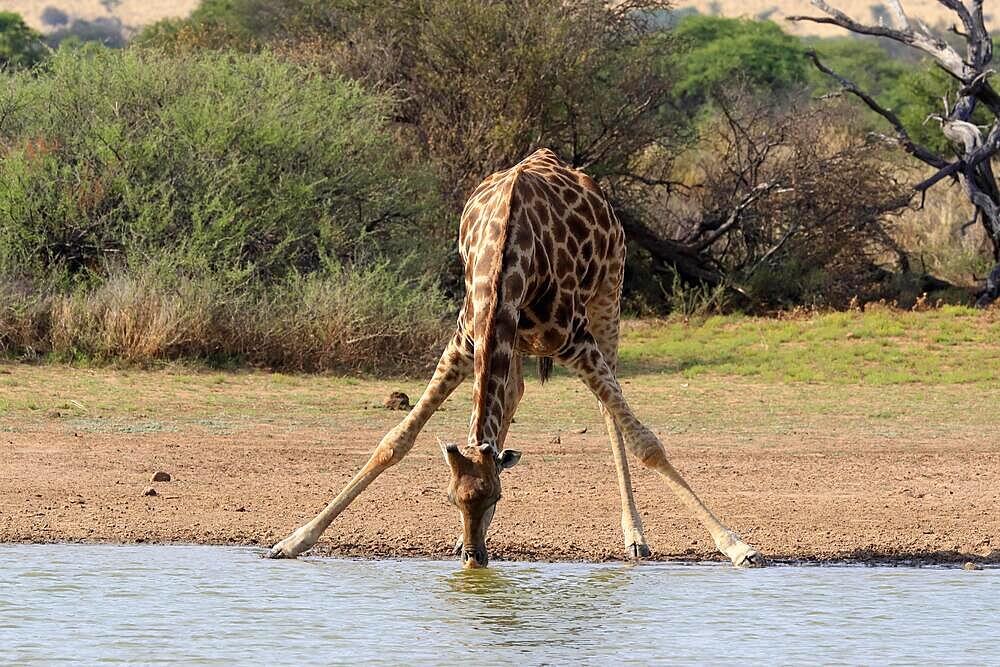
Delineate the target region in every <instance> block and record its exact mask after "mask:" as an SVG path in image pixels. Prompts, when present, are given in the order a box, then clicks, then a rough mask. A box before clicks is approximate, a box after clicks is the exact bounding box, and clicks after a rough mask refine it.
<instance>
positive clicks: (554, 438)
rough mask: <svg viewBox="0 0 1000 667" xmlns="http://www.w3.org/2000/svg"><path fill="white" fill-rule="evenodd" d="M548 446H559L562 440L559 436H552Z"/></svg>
mask: <svg viewBox="0 0 1000 667" xmlns="http://www.w3.org/2000/svg"><path fill="white" fill-rule="evenodd" d="M549 444H550V445H559V444H562V438H561V437H560V436H559V435H554V436H552V439H551V440H549Z"/></svg>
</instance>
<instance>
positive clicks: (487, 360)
mask: <svg viewBox="0 0 1000 667" xmlns="http://www.w3.org/2000/svg"><path fill="white" fill-rule="evenodd" d="M459 253H460V255H461V257H462V261H463V263H464V266H465V290H466V294H465V299H464V302H463V305H462V308H461V311H460V313H459V316H458V325H457V327H456V330H455V334H454V336H452V338H451V340H450V342H449V343H448V346H447V348H446V349H445V351H444V353H443V354H442V355H441V359H440V361H439V362H438V365H437V368H436V370H435V371H434V376H433V378H432V379H431V381H430V384H428V386H427V388H426V389H425V390H424V393H423V395H422V396H421V397H420V400H419V401H417V403H416V405H414V406H413V408H412V409H411V410H410V412H409V413H408V414H407V415H406V417H405V418H404V419H403V421H402V422H400V424H399V425H398V426H396V427H395V428H394V429H392V430H391V431H390V432H389V433H388V434H386V436H385V437H383V438H382V441H381V442H380V443H379V444H378V446H377V447H376V448H375V450H374V452H372V455H371V458H370V459H369V460H368V462H367V463H366V464H365V466H364V467H363V468H362V469H361V470H360V471H359V472H358V474H357V475H356V476H355V477H354V478H353V479H352V480H351V481H350V482H349V483H348V484H347V486H346V487H345V488H344V490H343V491H341V493H340V494H339V495H338V496H337V497H336V498H334V500H333V501H331V502H330V503H329V504H328V505H327V506H326V507H325V508H324V509H323V510H322V511H321V512H320V513H319V514H318V515H317V516H316V517H315V518H314V519H312V520H311V521H310V522H308V523H307V524H305V525H304V526H302V527H300V528H299V529H298V530H296V531H295V532H293V533H292V534H291V535H289V536H288V537H286V538H285V539H284V540H282V541H281V542H278V543H277V544H276V545H274V547H272V549H271V550H270V552H269V553H268V556H270V557H272V558H282V557H286V558H288V557H292V558H293V557H295V556H297V555H299V554H300V553H302V552H304V551H305V550H307V549H309V548H310V547H311V546H312V545H313V544H315V543H316V541H317V540H318V539H319V537H320V535H322V533H323V531H325V530H326V529H327V527H329V525H330V523H332V521H333V520H334V519H335V518H336V517H337V515H338V514H340V512H342V511H343V510H344V508H346V507H347V506H348V505H349V504H350V503H351V501H353V500H354V498H356V497H357V496H358V494H360V493H361V492H362V491H363V490H364V489H365V488H366V487H367V486H368V485H369V484H371V483H372V482H373V481H374V480H375V479H376V478H377V477H378V476H379V475H380V474H382V472H384V471H385V470H387V469H388V468H389V467H391V466H393V465H395V464H396V463H398V462H399V461H400V460H401V459H402V458H403V457H404V456H406V454H407V452H409V451H410V449H411V448H412V447H413V445H414V443H415V441H416V437H417V434H418V433H419V432H420V430H421V429H422V428H423V426H424V425H425V424H426V423H427V420H428V419H429V418H430V417H431V415H433V414H434V412H435V411H436V410H437V409H438V407H440V405H441V404H442V403H443V402H444V400H445V399H446V398H447V397H448V396H449V395H450V394H451V392H452V391H454V390H455V388H456V387H457V386H458V385H459V384H461V383H462V381H463V380H465V379H466V378H467V377H469V376H470V375H471V376H473V378H474V382H473V401H472V405H473V407H472V417H471V420H470V427H469V434H468V440H467V442H466V444H465V446H464V447H460V446H458V445H448V446H443V447H442V451H443V453H444V458H445V461H446V462H447V464H448V467H449V469H450V471H451V480H450V483H449V487H448V499H449V502H451V503H452V504H453V505H454V506H455V507H456V508H457V509H458V511H459V514H460V515H461V518H462V537H461V538H460V539H459V542H458V545H457V546H456V552H457V553H459V554H461V557H462V562H463V565H464V566H465V567H483V566H485V565H486V564H487V563H488V561H489V552H488V550H487V547H486V535H487V532H488V529H489V526H490V523H491V522H492V520H493V517H494V514H495V511H496V507H497V503H498V502H499V501H500V497H501V493H500V491H501V476H500V473H501V471H503V470H506V469H508V468H510V467H512V466H513V465H515V464H516V463H517V462H518V460H519V459H520V456H521V455H520V453H519V452H514V451H513V450H506V449H505V448H504V443H505V441H506V438H507V432H508V430H509V428H510V423H511V419H512V418H513V416H514V413H515V411H516V410H517V406H518V403H519V402H520V400H521V397H522V395H523V393H524V380H523V374H522V359H523V357H525V356H536V357H538V358H539V360H540V364H539V370H540V376H541V377H542V378H544V377H546V376H547V371H548V368H549V367H550V363H551V360H554V361H557V362H559V363H560V364H562V365H563V366H565V367H566V368H568V369H569V370H571V371H573V372H574V373H575V374H576V375H577V376H579V377H580V379H581V380H583V382H584V384H586V386H587V387H588V388H589V389H590V390H591V392H592V393H593V394H594V396H595V397H596V398H597V400H598V405H599V407H600V410H601V413H602V414H603V416H604V421H605V426H606V427H607V430H608V436H609V439H610V442H611V450H612V454H613V457H614V462H615V469H616V472H617V477H618V487H619V493H620V495H621V501H622V534H623V536H624V540H625V551H626V554H628V555H629V556H631V557H633V558H642V557H645V556H648V555H649V553H650V552H649V547H648V545H647V543H646V539H645V534H644V531H643V527H642V521H641V519H640V517H639V512H638V510H637V509H636V506H635V498H634V495H633V493H632V482H631V474H630V471H629V466H628V461H627V458H626V454H625V451H626V449H627V450H628V451H630V452H632V454H633V455H634V456H635V457H636V458H637V459H639V461H641V462H642V463H643V464H644V465H645V466H646V467H648V468H651V469H653V470H654V471H656V472H657V473H659V474H660V475H661V476H662V477H663V478H664V480H665V481H666V483H667V486H668V487H670V489H671V490H672V491H673V492H674V493H675V494H676V495H677V497H678V498H679V499H680V500H681V502H682V503H683V504H684V505H685V506H686V507H688V508H689V509H690V510H691V511H692V512H693V513H694V514H695V516H696V517H698V519H699V520H700V521H701V522H702V524H703V525H704V526H705V527H706V528H707V529H708V531H709V534H710V535H711V537H712V539H713V540H714V542H715V544H716V547H717V548H718V549H719V551H720V552H722V553H723V554H725V555H726V556H727V557H728V558H729V559H730V560H731V561H732V562H733V564H734V565H737V566H761V565H764V563H765V561H764V558H763V557H762V556H761V555H760V553H759V552H758V551H756V550H755V549H753V548H752V547H750V546H749V545H747V544H746V543H744V542H743V541H742V540H741V539H740V538H739V537H738V536H737V535H736V534H735V533H734V532H733V531H731V530H729V529H728V528H727V527H726V526H724V525H723V524H722V523H721V522H720V521H719V520H718V518H716V517H715V515H714V514H712V512H711V511H710V510H709V509H708V508H707V507H706V506H705V505H704V503H702V501H701V500H700V499H699V498H698V496H697V495H695V493H694V491H692V490H691V487H690V486H688V484H687V483H686V482H685V481H684V479H683V478H682V477H681V475H680V474H679V473H678V472H677V471H676V470H675V469H674V467H673V466H672V465H671V464H670V462H669V461H668V460H667V456H666V452H665V451H664V448H663V445H662V443H660V441H659V439H658V438H657V437H656V436H655V435H654V434H653V432H652V431H650V430H649V429H648V428H646V426H644V425H643V424H642V422H641V421H639V419H638V418H637V417H636V416H635V414H634V413H633V412H632V409H631V408H630V406H629V405H628V403H627V402H626V400H625V398H624V396H623V395H622V391H621V386H620V385H619V383H618V380H617V377H616V369H617V363H618V337H619V318H620V313H621V289H622V281H623V276H624V269H625V233H624V230H623V229H622V226H621V223H620V222H619V221H618V219H617V217H615V214H614V211H613V210H612V208H611V206H610V204H609V203H608V200H607V198H606V197H605V196H604V194H603V193H602V192H601V189H600V188H599V187H598V185H597V183H595V182H594V181H593V179H591V178H590V177H589V176H587V175H586V174H584V173H583V172H581V171H578V170H576V169H573V168H571V167H569V166H567V165H565V164H563V163H562V162H560V161H559V159H558V158H557V157H556V155H555V154H554V153H553V152H552V151H550V150H548V149H544V148H543V149H540V150H537V151H535V152H534V153H532V154H531V155H529V156H528V157H527V158H525V159H524V160H522V161H521V162H519V163H518V164H516V165H515V166H513V167H511V168H510V169H506V170H504V171H500V172H497V173H495V174H493V175H491V176H489V177H488V178H487V179H486V180H484V181H483V182H482V183H481V184H480V185H479V187H477V188H476V189H475V191H474V192H473V193H472V195H471V196H470V197H469V200H468V202H467V203H466V205H465V208H464V210H463V213H462V220H461V226H460V229H459Z"/></svg>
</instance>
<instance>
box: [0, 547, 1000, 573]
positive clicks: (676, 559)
mask: <svg viewBox="0 0 1000 667" xmlns="http://www.w3.org/2000/svg"><path fill="white" fill-rule="evenodd" d="M12 544H19V545H32V544H34V545H70V546H73V545H90V546H94V545H97V546H100V545H104V546H109V547H115V546H166V547H172V546H176V547H190V546H202V547H213V546H214V547H237V548H245V549H250V550H252V551H253V552H255V553H256V555H258V556H260V557H261V558H263V557H264V555H265V554H266V553H267V551H268V547H269V545H267V546H265V545H260V544H237V543H228V542H150V541H142V540H140V541H135V542H115V541H106V540H21V541H16V542H0V546H3V545H12ZM300 558H302V559H319V560H336V559H349V560H360V561H379V560H386V561H428V560H430V561H451V560H454V561H455V563H456V564H457V563H458V559H457V558H455V557H453V556H452V555H451V553H450V552H449V551H447V550H444V551H421V550H419V549H412V550H410V551H409V552H408V553H405V554H400V553H394V554H392V555H381V556H380V555H378V554H375V553H372V552H371V551H370V550H366V549H362V548H355V549H336V548H330V547H329V546H322V545H321V546H318V547H316V548H314V549H311V550H310V551H308V552H306V554H304V555H303V556H301V557H300ZM491 560H492V561H493V562H495V563H502V562H516V563H581V564H587V563H590V564H594V563H628V562H630V561H628V560H626V559H625V558H613V557H608V558H603V559H594V558H588V557H586V556H563V557H552V555H551V554H545V553H540V552H539V553H535V552H514V553H510V552H507V551H502V552H497V553H494V554H493V555H492V558H491ZM642 562H648V563H669V564H672V565H727V564H728V561H726V560H725V559H723V558H721V557H717V556H716V555H715V554H708V555H706V556H704V557H690V556H676V555H670V554H656V553H654V554H653V555H652V556H651V557H650V558H646V559H643V561H642ZM767 564H768V566H770V567H901V568H923V567H936V568H941V567H944V568H964V569H966V570H979V569H1000V553H994V554H990V555H988V556H981V555H976V554H961V553H948V552H944V553H928V554H908V555H900V556H886V555H881V554H876V553H856V554H848V555H844V556H841V557H830V558H802V557H797V556H787V555H779V556H773V557H769V558H768V560H767Z"/></svg>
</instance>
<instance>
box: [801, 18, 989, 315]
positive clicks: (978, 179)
mask: <svg viewBox="0 0 1000 667" xmlns="http://www.w3.org/2000/svg"><path fill="white" fill-rule="evenodd" d="M810 2H811V3H812V4H813V6H814V7H816V8H818V9H820V10H821V11H823V12H824V13H825V14H826V16H790V17H788V18H789V20H791V21H812V22H814V23H828V24H833V25H837V26H840V27H842V28H844V29H846V30H849V31H850V32H853V33H857V34H860V35H873V36H875V37H884V38H887V39H891V40H893V41H896V42H899V43H901V44H905V45H907V46H909V47H911V48H914V49H917V50H919V51H922V52H924V53H926V54H927V55H929V56H930V57H931V58H933V59H934V61H935V62H936V63H937V65H938V66H939V67H941V68H942V69H943V70H944V71H946V72H948V73H949V74H950V75H951V76H953V77H954V78H955V79H956V80H957V81H958V82H959V84H960V87H959V91H958V98H957V100H956V101H955V102H954V104H951V105H950V106H948V108H947V109H946V113H947V115H946V116H936V117H935V119H936V120H937V121H938V122H939V123H940V124H941V131H942V133H943V134H944V136H945V137H946V138H948V140H949V141H951V142H952V143H953V144H954V146H955V152H956V155H957V156H958V157H957V159H955V160H949V159H946V158H945V157H943V156H941V155H939V154H937V153H935V152H934V151H932V150H930V149H928V148H927V147H926V146H922V145H920V144H918V143H916V142H914V141H913V140H912V139H911V138H910V135H909V134H908V133H907V131H906V128H904V127H903V124H902V123H901V122H900V121H899V118H898V117H897V116H896V115H895V114H894V113H893V112H892V111H891V110H890V109H886V108H885V107H883V106H881V105H880V104H879V103H878V102H877V101H876V100H875V99H874V98H873V97H872V96H871V95H869V94H867V93H866V92H865V91H863V90H861V89H860V88H859V87H858V86H857V85H856V84H855V83H853V82H852V81H849V80H848V79H846V78H844V77H843V76H841V75H839V74H837V73H836V72H834V71H833V70H831V69H830V68H829V67H827V66H826V65H824V64H823V63H822V62H820V60H819V58H818V57H817V56H816V54H815V53H810V57H811V58H812V60H813V62H814V63H815V64H816V67H818V68H819V69H820V71H822V72H824V73H825V74H828V75H829V76H831V77H833V78H834V79H836V80H837V82H838V83H839V84H840V86H841V87H842V88H843V89H844V90H845V91H847V92H849V93H851V94H853V95H855V96H857V97H858V98H860V99H861V100H862V101H863V102H864V103H865V104H867V105H868V107H869V108H870V109H872V110H873V111H874V112H876V113H877V114H879V115H880V116H882V117H883V118H885V119H886V120H887V121H888V122H889V123H890V124H891V125H892V127H893V129H894V131H895V135H896V136H895V141H896V142H897V143H898V144H899V145H900V146H901V147H902V148H903V149H904V150H905V151H907V152H908V153H910V154H911V155H913V156H914V157H916V158H917V159H919V160H921V161H922V162H924V163H926V164H928V165H930V166H932V167H934V168H935V169H937V172H936V173H935V174H934V175H933V176H931V177H930V178H928V179H926V180H924V181H922V182H920V183H918V184H917V185H916V186H914V187H915V190H916V192H918V193H920V196H921V202H923V198H924V197H925V196H926V193H927V190H929V189H930V188H931V187H932V186H933V185H934V184H936V183H939V182H940V181H942V180H944V179H947V178H952V179H958V180H959V181H960V182H961V183H962V186H963V187H964V189H965V192H966V193H967V194H968V197H969V200H970V201H971V202H972V204H973V205H974V206H975V215H974V218H973V220H972V221H971V222H970V224H972V223H975V222H976V221H977V220H978V221H979V222H981V223H982V225H983V227H984V228H985V229H986V232H987V234H988V235H989V238H990V240H991V241H992V243H993V258H994V262H995V266H994V268H993V270H992V271H991V272H990V274H989V276H988V277H987V279H986V284H985V286H984V287H983V289H982V291H981V292H980V293H979V296H978V301H977V303H978V305H980V306H985V305H988V304H990V303H992V302H993V301H994V300H996V299H997V298H998V297H1000V189H998V187H997V181H996V178H995V177H994V175H993V167H992V164H991V159H992V157H993V155H995V154H996V153H997V151H998V150H1000V95H998V94H997V92H996V91H995V90H994V89H993V87H992V86H991V85H990V83H989V77H990V75H992V74H994V71H993V70H992V69H990V63H991V62H992V60H993V40H992V39H991V38H990V33H989V31H987V29H986V26H985V24H984V21H983V0H938V2H940V3H941V4H942V5H944V6H945V7H947V8H948V9H950V10H951V11H952V12H954V13H955V15H956V16H957V17H958V19H959V20H960V22H961V27H958V26H957V25H955V26H953V27H952V31H953V32H954V33H955V34H956V35H958V36H959V37H961V38H962V40H964V42H965V55H964V57H963V56H962V55H961V54H960V53H959V52H958V51H957V50H956V49H955V48H954V47H952V46H951V45H949V44H948V43H947V42H945V41H944V40H943V39H941V38H940V37H939V36H937V35H935V34H934V33H933V32H931V30H930V29H929V28H928V27H927V26H926V25H925V24H924V23H923V22H922V21H919V20H916V21H911V19H910V18H909V17H908V16H907V15H906V12H904V11H903V6H902V4H900V0H886V4H887V5H888V7H889V12H890V15H891V17H892V19H893V24H894V25H893V26H892V27H890V26H887V25H883V24H880V25H865V24H863V23H859V22H858V21H856V20H854V19H853V18H851V17H850V16H848V15H847V14H845V13H843V12H842V11H840V10H839V9H836V8H834V7H831V6H830V5H828V4H827V3H826V2H825V1H824V0H810ZM945 99H946V104H947V98H945ZM979 105H982V106H983V107H985V108H986V109H988V110H989V112H990V113H991V114H992V115H993V118H994V120H993V126H992V127H991V128H990V130H989V132H988V133H987V135H986V136H985V138H984V137H983V132H982V130H981V129H980V128H979V127H978V126H976V125H975V124H974V123H973V122H972V114H973V112H974V111H975V110H976V107H977V106H979Z"/></svg>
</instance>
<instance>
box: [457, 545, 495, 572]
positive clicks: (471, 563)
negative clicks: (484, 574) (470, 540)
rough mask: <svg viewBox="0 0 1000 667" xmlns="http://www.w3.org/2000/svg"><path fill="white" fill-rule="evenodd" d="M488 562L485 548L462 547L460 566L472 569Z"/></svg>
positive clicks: (484, 565)
mask: <svg viewBox="0 0 1000 667" xmlns="http://www.w3.org/2000/svg"><path fill="white" fill-rule="evenodd" d="M489 562H490V559H489V556H488V555H487V554H486V549H462V567H464V568H466V569H469V570H474V569H477V568H480V567H486V566H487V565H488V564H489Z"/></svg>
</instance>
